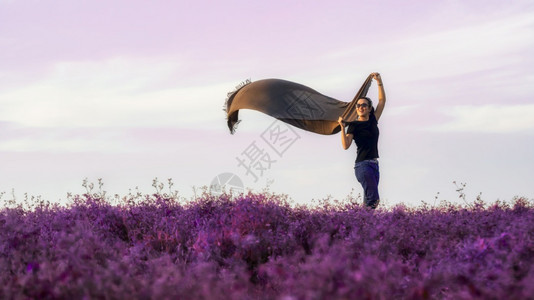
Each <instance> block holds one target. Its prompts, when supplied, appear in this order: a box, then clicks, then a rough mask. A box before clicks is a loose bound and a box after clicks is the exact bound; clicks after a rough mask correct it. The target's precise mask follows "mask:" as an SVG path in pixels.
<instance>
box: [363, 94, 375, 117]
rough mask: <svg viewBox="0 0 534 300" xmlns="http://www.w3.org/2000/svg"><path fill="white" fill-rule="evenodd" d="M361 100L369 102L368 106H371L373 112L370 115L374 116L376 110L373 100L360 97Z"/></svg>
mask: <svg viewBox="0 0 534 300" xmlns="http://www.w3.org/2000/svg"><path fill="white" fill-rule="evenodd" d="M360 99H365V100H367V104H369V107H370V108H371V112H370V113H371V114H374V113H375V108H374V107H373V100H371V98H369V97H366V96H363V97H360Z"/></svg>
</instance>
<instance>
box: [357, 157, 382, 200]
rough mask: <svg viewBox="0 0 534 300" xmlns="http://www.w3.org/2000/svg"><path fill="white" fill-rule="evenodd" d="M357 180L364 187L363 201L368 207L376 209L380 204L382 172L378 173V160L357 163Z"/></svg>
mask: <svg viewBox="0 0 534 300" xmlns="http://www.w3.org/2000/svg"><path fill="white" fill-rule="evenodd" d="M354 173H355V174H356V179H358V182H360V184H361V185H362V187H363V201H364V203H365V205H366V206H368V207H370V208H373V209H374V208H376V207H377V206H378V203H379V202H380V196H379V195H378V181H379V179H380V172H379V171H378V161H377V160H364V161H360V162H357V163H356V164H355V166H354Z"/></svg>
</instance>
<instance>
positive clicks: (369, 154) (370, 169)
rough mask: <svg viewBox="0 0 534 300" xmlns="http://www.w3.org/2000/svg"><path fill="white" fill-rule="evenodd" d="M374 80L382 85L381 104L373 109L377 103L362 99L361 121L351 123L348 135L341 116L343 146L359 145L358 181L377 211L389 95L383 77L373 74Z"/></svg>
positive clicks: (359, 105) (358, 110) (368, 204)
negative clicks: (382, 132) (381, 131)
mask: <svg viewBox="0 0 534 300" xmlns="http://www.w3.org/2000/svg"><path fill="white" fill-rule="evenodd" d="M373 79H374V80H376V82H377V83H378V105H377V106H376V109H374V108H373V102H372V101H371V99H369V98H367V97H362V98H360V99H358V102H356V111H357V114H358V119H357V120H356V121H354V122H350V123H348V125H349V126H348V130H347V132H346V133H345V122H344V121H343V118H342V117H339V119H338V123H339V125H341V144H342V145H343V149H345V150H347V149H349V147H350V145H351V143H352V140H354V142H355V143H356V147H357V156H356V163H355V165H354V172H355V174H356V179H358V181H359V182H360V184H361V185H362V187H363V192H364V203H365V205H366V206H367V207H370V208H372V209H375V208H376V207H377V206H378V203H379V202H380V197H379V195H378V180H379V178H380V173H379V171H378V135H379V132H378V126H377V125H378V120H379V119H380V116H381V115H382V112H383V111H384V106H385V105H386V94H385V92H384V85H383V84H382V78H381V77H380V74H378V73H373Z"/></svg>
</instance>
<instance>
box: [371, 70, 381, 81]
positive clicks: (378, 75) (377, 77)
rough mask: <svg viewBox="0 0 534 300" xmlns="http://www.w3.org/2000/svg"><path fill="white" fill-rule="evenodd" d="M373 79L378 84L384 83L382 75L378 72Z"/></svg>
mask: <svg viewBox="0 0 534 300" xmlns="http://www.w3.org/2000/svg"><path fill="white" fill-rule="evenodd" d="M373 79H374V80H376V82H378V83H382V77H380V73H378V72H375V73H373Z"/></svg>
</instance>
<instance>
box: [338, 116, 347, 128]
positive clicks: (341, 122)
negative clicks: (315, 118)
mask: <svg viewBox="0 0 534 300" xmlns="http://www.w3.org/2000/svg"><path fill="white" fill-rule="evenodd" d="M337 122H338V123H339V125H341V127H345V121H343V117H339V119H337Z"/></svg>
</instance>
